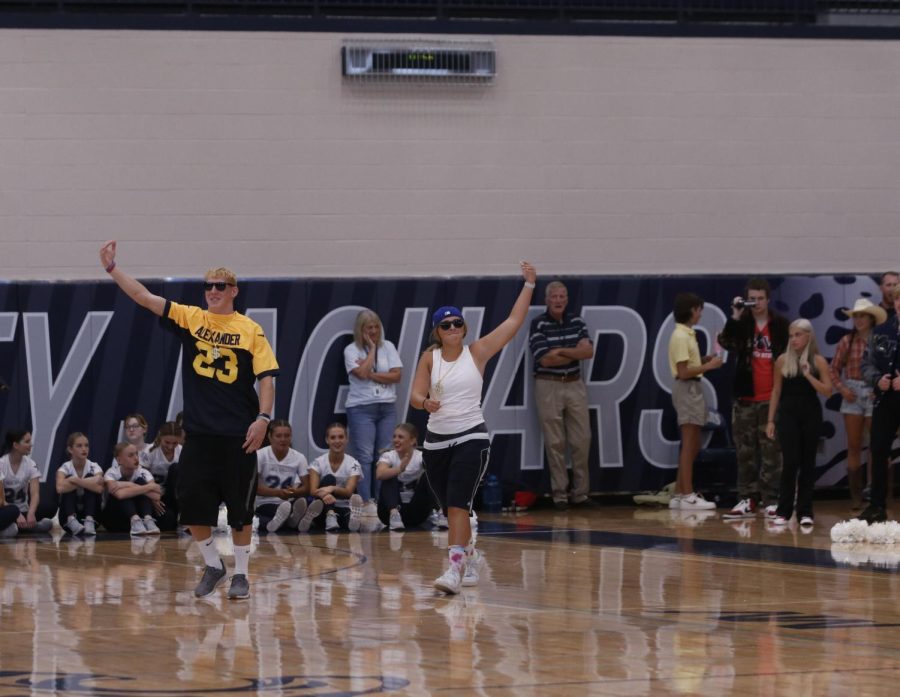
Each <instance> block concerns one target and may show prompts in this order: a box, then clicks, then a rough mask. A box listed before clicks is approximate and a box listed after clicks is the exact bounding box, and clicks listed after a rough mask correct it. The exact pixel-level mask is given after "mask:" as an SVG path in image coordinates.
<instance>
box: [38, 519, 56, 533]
mask: <svg viewBox="0 0 900 697" xmlns="http://www.w3.org/2000/svg"><path fill="white" fill-rule="evenodd" d="M52 529H53V521H52V520H50V519H49V518H41V519H40V520H39V521H38V522H37V523H35V524H34V531H35V532H50V531H51V530H52Z"/></svg>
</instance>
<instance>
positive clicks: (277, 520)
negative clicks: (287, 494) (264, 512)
mask: <svg viewBox="0 0 900 697" xmlns="http://www.w3.org/2000/svg"><path fill="white" fill-rule="evenodd" d="M290 517H291V502H290V501H282V502H281V503H279V504H278V508H276V509H275V515H274V516H272V520H270V521H269V522H268V523H266V530H267V531H269V532H275V531H276V530H278V528H280V527H281V526H282V525H284V521H286V520H287V519H288V518H290Z"/></svg>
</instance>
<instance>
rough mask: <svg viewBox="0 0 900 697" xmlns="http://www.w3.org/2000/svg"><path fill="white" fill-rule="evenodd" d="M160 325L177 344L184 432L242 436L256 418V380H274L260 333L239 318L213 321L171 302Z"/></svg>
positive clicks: (197, 310)
mask: <svg viewBox="0 0 900 697" xmlns="http://www.w3.org/2000/svg"><path fill="white" fill-rule="evenodd" d="M160 321H161V322H162V324H163V326H164V327H165V328H167V329H169V330H170V331H172V332H174V333H175V334H177V335H178V337H179V338H180V339H181V345H182V363H181V381H182V386H183V392H184V429H185V431H186V432H187V433H203V434H207V435H222V436H243V435H245V434H246V433H247V427H248V426H249V425H250V424H251V423H252V422H253V419H255V418H256V415H257V414H258V413H259V397H258V396H257V394H256V390H255V389H254V385H255V383H256V380H257V379H258V378H263V377H266V376H267V375H272V376H275V375H278V362H277V361H276V360H275V354H274V352H273V351H272V347H271V346H270V345H269V341H268V339H266V335H265V333H263V330H262V327H260V326H259V325H258V324H257V323H256V322H254V321H253V320H252V319H250V318H249V317H245V316H244V315H242V314H240V313H239V312H233V313H231V314H230V315H216V314H213V313H211V312H207V311H206V310H203V309H201V308H199V307H194V306H193V305H179V304H178V303H174V302H172V301H170V300H167V301H166V309H165V312H163V316H162V319H161V320H160Z"/></svg>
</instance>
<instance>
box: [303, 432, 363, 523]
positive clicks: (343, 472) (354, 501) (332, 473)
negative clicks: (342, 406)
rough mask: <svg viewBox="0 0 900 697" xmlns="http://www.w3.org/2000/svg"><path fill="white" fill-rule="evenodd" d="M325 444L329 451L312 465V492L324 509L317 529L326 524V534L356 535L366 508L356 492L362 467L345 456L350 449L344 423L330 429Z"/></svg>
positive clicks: (310, 486) (310, 472)
mask: <svg viewBox="0 0 900 697" xmlns="http://www.w3.org/2000/svg"><path fill="white" fill-rule="evenodd" d="M325 441H326V443H327V444H328V452H327V453H325V454H324V455H320V456H319V457H317V458H316V459H315V460H313V461H312V464H311V465H310V466H309V488H310V491H312V495H313V496H314V497H315V498H316V499H318V500H320V501H321V502H322V504H323V506H324V510H323V511H322V512H321V513H320V514H319V515H318V516H317V517H316V519H315V523H316V525H317V526H320V525H322V524H323V523H324V526H325V530H326V532H337V531H338V530H340V529H341V528H343V529H345V530H350V531H351V532H355V531H357V530H359V525H360V522H361V521H360V517H361V516H362V508H363V500H362V497H361V496H360V495H359V494H357V493H356V484H357V482H358V481H359V480H360V479H361V478H362V476H363V473H362V467H361V466H360V464H359V462H358V461H357V460H356V459H354V458H352V457H350V456H349V455H347V454H346V453H344V450H345V449H346V447H347V427H346V426H344V424H341V423H333V424H331V425H330V426H328V428H326V429H325ZM314 503H315V501H314V502H313V504H314ZM313 504H310V505H311V506H312V505H313Z"/></svg>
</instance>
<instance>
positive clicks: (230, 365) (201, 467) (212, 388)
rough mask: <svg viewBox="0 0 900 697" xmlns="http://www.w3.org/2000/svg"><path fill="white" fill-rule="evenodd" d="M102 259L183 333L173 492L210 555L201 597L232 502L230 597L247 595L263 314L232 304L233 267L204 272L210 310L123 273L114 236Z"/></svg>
mask: <svg viewBox="0 0 900 697" xmlns="http://www.w3.org/2000/svg"><path fill="white" fill-rule="evenodd" d="M100 263H101V264H103V268H104V269H105V270H106V273H108V274H109V275H110V277H111V278H112V279H113V280H114V281H115V282H116V284H118V286H119V288H121V289H122V290H123V291H124V292H125V293H126V294H127V295H128V297H130V298H131V299H132V300H134V301H135V302H136V303H137V304H138V305H140V306H141V307H145V308H147V309H148V310H150V311H151V312H152V313H153V314H155V315H157V316H159V317H160V318H161V322H162V325H163V327H164V328H166V329H168V330H170V331H172V332H173V333H174V334H175V335H176V336H178V338H179V339H180V341H181V349H182V351H181V352H182V388H183V393H184V431H185V434H186V440H185V443H184V448H183V450H182V451H181V460H180V462H179V478H178V486H177V491H176V496H177V497H178V504H179V508H180V510H181V520H180V522H181V523H182V524H183V525H187V526H188V527H189V528H190V531H191V535H192V536H193V538H194V541H195V542H196V543H197V546H198V547H199V548H200V553H201V554H202V555H203V559H204V562H205V563H206V567H205V569H204V571H203V576H202V578H201V579H200V582H199V583H198V584H197V587H196V588H195V589H194V595H195V596H197V597H198V598H200V597H204V596H207V595H210V594H211V593H212V592H213V591H215V589H216V588H217V587H218V586H219V585H220V584H221V583H222V582H223V581H224V580H225V576H226V575H227V572H226V570H225V564H224V563H223V561H222V559H221V558H220V557H219V553H218V551H217V550H216V547H215V544H214V541H213V536H212V529H213V526H215V525H216V523H217V521H218V516H219V505H220V504H221V503H225V505H226V506H227V507H228V524H229V525H230V526H231V536H232V539H233V541H234V559H235V569H234V575H233V576H232V578H231V586H230V588H229V590H228V597H229V599H232V600H239V599H243V598H248V597H249V596H250V584H249V583H248V581H247V569H248V566H249V561H250V535H251V532H252V522H253V511H254V502H255V497H256V496H255V495H256V486H257V481H256V478H257V467H256V450H257V449H258V448H259V446H260V445H262V442H263V439H264V438H265V435H266V428H267V426H268V423H269V421H270V420H271V418H272V416H271V414H272V408H273V406H274V404H275V382H274V377H275V376H276V375H278V363H277V362H276V360H275V354H274V353H273V351H272V347H271V346H270V345H269V342H268V340H267V339H266V336H265V334H264V333H263V330H262V328H261V327H260V326H259V325H258V324H257V323H256V322H254V321H253V320H251V319H249V318H248V317H245V316H244V315H242V314H240V313H238V312H235V311H234V299H235V298H236V297H237V294H238V287H237V277H236V276H235V274H234V273H233V272H232V271H230V270H229V269H225V268H216V269H210V270H209V271H207V272H206V275H205V277H204V283H203V291H204V298H205V300H206V305H207V308H208V309H207V310H203V309H201V308H199V307H194V306H192V305H181V304H179V303H175V302H172V301H171V300H166V299H165V298H162V297H160V296H158V295H154V294H153V293H151V292H150V291H149V290H147V288H146V287H145V286H144V285H143V284H142V283H141V282H140V281H137V280H136V279H134V278H132V277H131V276H129V275H128V274H126V273H125V272H124V271H122V270H121V269H120V268H119V267H118V266H117V265H116V243H115V241H110V242H107V243H106V244H105V245H103V247H102V248H101V249H100ZM257 380H258V381H259V396H258V397H257V394H256V390H255V389H254V386H255V384H256V382H257Z"/></svg>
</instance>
